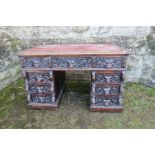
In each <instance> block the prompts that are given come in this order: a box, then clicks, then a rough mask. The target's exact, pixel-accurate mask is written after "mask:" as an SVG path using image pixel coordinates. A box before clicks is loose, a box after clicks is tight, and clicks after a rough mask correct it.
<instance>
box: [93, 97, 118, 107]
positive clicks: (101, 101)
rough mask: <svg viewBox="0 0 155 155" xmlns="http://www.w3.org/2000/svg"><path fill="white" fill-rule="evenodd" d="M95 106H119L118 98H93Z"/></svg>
mask: <svg viewBox="0 0 155 155" xmlns="http://www.w3.org/2000/svg"><path fill="white" fill-rule="evenodd" d="M95 106H120V103H119V97H103V96H102V97H99V96H96V97H95Z"/></svg>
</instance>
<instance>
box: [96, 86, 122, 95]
mask: <svg viewBox="0 0 155 155" xmlns="http://www.w3.org/2000/svg"><path fill="white" fill-rule="evenodd" d="M119 93H120V86H119V85H96V87H95V94H96V95H115V96H118V95H119Z"/></svg>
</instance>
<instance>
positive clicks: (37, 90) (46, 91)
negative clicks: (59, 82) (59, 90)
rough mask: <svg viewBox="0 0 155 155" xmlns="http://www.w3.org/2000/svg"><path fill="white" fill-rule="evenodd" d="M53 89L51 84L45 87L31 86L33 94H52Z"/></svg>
mask: <svg viewBox="0 0 155 155" xmlns="http://www.w3.org/2000/svg"><path fill="white" fill-rule="evenodd" d="M52 89H53V88H52V87H51V85H49V84H46V85H45V84H44V85H36V84H29V92H30V93H31V94H52V92H53V91H52Z"/></svg>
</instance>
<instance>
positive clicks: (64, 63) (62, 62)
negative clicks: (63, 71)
mask: <svg viewBox="0 0 155 155" xmlns="http://www.w3.org/2000/svg"><path fill="white" fill-rule="evenodd" d="M52 67H65V68H73V67H75V68H80V67H91V58H89V57H86V58H79V57H77V58H52Z"/></svg>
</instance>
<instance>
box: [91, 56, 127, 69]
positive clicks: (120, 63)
mask: <svg viewBox="0 0 155 155" xmlns="http://www.w3.org/2000/svg"><path fill="white" fill-rule="evenodd" d="M125 64H126V57H93V58H92V68H107V69H110V68H125Z"/></svg>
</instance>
